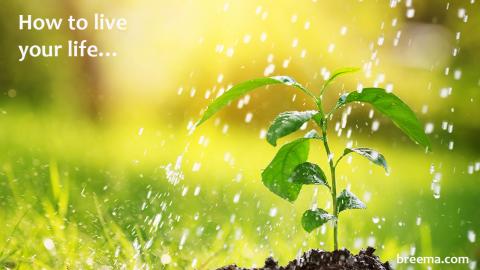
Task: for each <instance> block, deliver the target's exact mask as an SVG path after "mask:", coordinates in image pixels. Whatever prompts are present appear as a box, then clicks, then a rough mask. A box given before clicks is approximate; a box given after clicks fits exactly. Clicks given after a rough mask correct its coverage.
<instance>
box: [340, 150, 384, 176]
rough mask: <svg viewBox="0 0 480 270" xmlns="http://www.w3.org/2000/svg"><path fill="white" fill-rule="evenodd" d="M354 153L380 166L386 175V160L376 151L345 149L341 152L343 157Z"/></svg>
mask: <svg viewBox="0 0 480 270" xmlns="http://www.w3.org/2000/svg"><path fill="white" fill-rule="evenodd" d="M352 152H355V153H357V154H359V155H361V156H363V157H366V158H367V159H368V160H370V161H371V162H373V163H375V164H377V165H379V166H382V167H383V168H384V169H385V171H386V172H387V173H388V165H387V160H386V159H385V157H384V156H383V155H382V154H380V153H379V152H378V151H376V150H373V149H371V148H363V147H362V148H345V151H343V155H348V154H349V153H352Z"/></svg>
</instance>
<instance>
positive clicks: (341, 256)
mask: <svg viewBox="0 0 480 270" xmlns="http://www.w3.org/2000/svg"><path fill="white" fill-rule="evenodd" d="M374 251H375V249H374V248H372V247H368V248H367V250H361V251H360V252H359V253H358V255H352V254H351V253H350V251H348V249H342V250H335V251H333V252H328V251H322V250H317V249H312V250H310V251H307V252H305V253H303V255H302V256H300V257H299V258H296V259H295V260H293V261H291V262H289V263H288V264H287V265H286V266H279V265H278V262H277V261H275V260H274V259H273V258H272V257H270V258H267V260H266V261H265V266H264V267H262V268H251V269H249V268H242V267H238V266H236V265H234V264H233V265H228V266H224V267H222V268H218V269H217V270H391V269H392V268H391V267H390V265H389V264H388V262H386V263H382V262H381V261H380V259H379V258H378V257H377V256H375V255H374V254H373V252H374Z"/></svg>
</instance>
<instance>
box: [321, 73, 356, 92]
mask: <svg viewBox="0 0 480 270" xmlns="http://www.w3.org/2000/svg"><path fill="white" fill-rule="evenodd" d="M359 70H360V69H359V68H357V67H345V68H341V69H337V70H335V71H333V72H332V75H330V78H328V79H327V80H326V81H325V82H324V83H323V86H322V93H323V90H325V89H326V88H327V87H328V86H329V85H330V84H331V83H332V82H333V81H335V79H336V78H337V77H339V76H343V75H345V74H348V73H353V72H357V71H359Z"/></svg>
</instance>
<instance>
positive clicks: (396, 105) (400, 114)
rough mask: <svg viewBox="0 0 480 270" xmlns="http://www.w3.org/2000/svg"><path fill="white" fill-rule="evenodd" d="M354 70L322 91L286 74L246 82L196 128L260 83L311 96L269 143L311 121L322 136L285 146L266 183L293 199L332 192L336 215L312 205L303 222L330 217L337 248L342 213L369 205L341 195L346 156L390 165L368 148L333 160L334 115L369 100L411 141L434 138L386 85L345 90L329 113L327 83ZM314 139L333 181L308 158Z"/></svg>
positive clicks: (316, 223)
mask: <svg viewBox="0 0 480 270" xmlns="http://www.w3.org/2000/svg"><path fill="white" fill-rule="evenodd" d="M356 71H358V69H357V68H343V69H340V70H337V71H335V72H333V74H332V75H331V76H330V78H329V79H328V80H326V81H325V82H324V83H323V85H322V87H321V89H320V93H319V94H318V95H315V94H314V93H313V92H311V91H310V90H308V89H307V88H305V87H303V86H302V85H300V84H299V83H298V82H296V81H295V80H294V79H292V78H291V77H288V76H275V77H270V78H259V79H253V80H249V81H245V82H242V83H239V84H237V85H235V86H233V87H232V88H231V89H230V90H228V91H227V92H225V93H224V94H223V95H221V96H220V97H218V98H217V99H216V100H214V101H213V102H212V103H211V104H210V106H208V108H207V110H206V111H205V113H204V114H203V117H202V118H201V119H200V121H198V123H197V126H198V125H200V124H202V123H203V122H205V121H206V120H207V119H209V118H210V117H211V116H212V115H214V114H215V113H216V112H218V111H219V110H220V109H221V108H223V107H224V106H226V105H228V104H229V103H230V102H231V101H233V100H235V99H237V98H239V97H241V96H243V95H244V94H246V93H247V92H249V91H252V90H254V89H256V88H258V87H261V86H266V85H274V84H283V85H288V86H292V87H295V88H297V89H299V90H300V91H302V92H304V93H305V94H307V95H308V96H309V97H310V98H311V99H312V100H313V101H314V103H315V104H316V108H315V109H314V110H309V111H300V112H299V111H288V112H283V113H281V114H279V115H278V116H277V117H276V118H275V119H274V120H273V122H272V123H271V125H270V127H269V129H268V131H267V136H266V137H267V141H268V143H270V144H271V145H273V146H276V145H277V140H278V139H279V138H281V137H284V136H286V135H288V134H291V133H293V132H295V131H297V130H298V129H300V127H301V126H302V125H303V124H304V123H306V122H308V121H310V120H312V121H313V122H314V123H315V124H316V125H317V126H318V128H319V129H320V130H321V134H319V133H318V132H317V131H316V130H312V131H310V132H308V133H307V134H305V136H303V137H301V138H298V139H296V140H293V141H291V142H288V143H286V144H285V145H283V146H282V147H281V148H280V150H279V151H278V152H277V154H276V155H275V157H274V158H273V160H272V161H271V162H270V164H269V165H268V166H267V167H266V168H265V170H264V171H263V173H262V182H263V184H264V185H265V186H266V187H267V188H268V189H269V190H270V191H272V192H273V193H275V194H276V195H278V196H280V197H281V198H283V199H286V200H288V201H289V202H294V201H295V200H296V199H297V197H298V195H299V193H300V190H301V189H302V186H303V185H320V186H324V187H325V188H327V189H328V190H329V191H330V193H331V195H332V204H333V211H332V213H328V212H327V211H325V210H323V209H321V208H316V209H310V210H307V211H305V213H304V214H303V216H302V220H301V223H302V227H303V228H304V229H305V230H306V231H307V232H311V231H313V230H314V229H316V228H318V227H320V226H321V225H323V224H324V223H326V222H328V221H331V222H332V223H333V241H334V242H333V245H334V249H335V250H337V249H338V220H339V214H340V213H341V212H343V211H344V210H347V209H363V208H366V206H365V204H364V203H363V202H362V201H360V199H358V197H357V196H355V195H354V194H353V193H351V192H350V191H348V190H346V189H344V190H343V191H342V192H340V194H339V195H338V196H337V182H336V179H335V169H336V168H337V165H338V163H339V162H340V161H341V160H342V159H343V157H345V156H346V155H348V154H350V153H357V154H359V155H361V156H363V157H365V158H367V159H368V160H370V161H371V162H373V163H374V164H377V165H379V166H382V167H383V168H384V169H385V170H386V171H388V167H387V162H386V160H385V158H384V156H383V155H382V154H380V153H379V152H377V151H375V150H373V149H370V148H346V149H345V150H344V151H343V154H342V155H341V156H340V157H339V158H338V159H337V160H336V161H334V155H333V153H332V152H331V150H330V146H329V144H328V137H327V127H328V122H329V120H330V119H331V116H332V115H333V113H334V112H335V111H336V110H338V109H339V108H342V107H343V106H345V105H346V104H348V103H352V102H362V103H368V104H370V105H371V106H373V108H375V109H376V110H378V111H379V112H381V113H382V114H383V115H385V116H386V117H388V118H390V119H391V120H392V121H393V123H394V124H395V125H396V126H397V127H398V128H400V129H401V130H402V131H403V132H404V133H405V134H406V135H407V136H408V137H409V138H410V139H411V140H412V141H414V142H415V143H417V144H419V145H421V146H423V147H425V148H426V149H427V151H428V150H429V149H430V148H431V146H430V142H429V140H428V138H427V136H426V135H425V133H424V132H423V129H422V126H421V125H420V122H419V121H418V119H417V117H416V116H415V113H414V112H413V111H412V110H411V109H410V108H409V107H408V106H407V105H406V104H405V103H404V102H403V101H402V100H400V99H399V98H398V97H397V96H395V95H394V94H392V93H388V92H386V91H385V90H384V89H382V88H363V89H362V91H353V92H350V93H347V94H344V95H342V96H341V97H340V99H339V100H338V101H337V103H336V105H335V106H334V107H333V108H332V109H331V110H330V111H329V112H327V113H325V111H324V109H323V104H322V99H323V95H324V94H325V91H326V90H327V88H328V86H329V85H330V84H331V83H332V82H333V81H334V80H335V79H336V78H337V77H339V76H342V75H345V74H348V73H352V72H356ZM311 140H319V141H322V142H323V145H324V147H325V152H326V156H327V159H328V164H329V167H330V184H329V182H328V181H327V177H326V176H325V173H324V172H323V170H322V169H321V168H320V166H318V165H317V164H314V163H311V162H308V161H307V159H308V153H309V148H310V141H311Z"/></svg>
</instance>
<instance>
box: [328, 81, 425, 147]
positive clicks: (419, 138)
mask: <svg viewBox="0 0 480 270" xmlns="http://www.w3.org/2000/svg"><path fill="white" fill-rule="evenodd" d="M354 101H360V102H366V103H370V104H371V105H373V107H374V108H375V109H376V110H378V111H380V112H381V113H382V114H384V115H385V116H387V117H388V118H390V119H391V120H392V121H393V123H395V125H396V126H397V127H399V128H400V129H401V130H402V131H403V132H404V133H405V134H407V136H408V137H409V138H410V139H411V140H412V141H414V142H415V143H418V144H420V145H422V146H424V147H426V148H427V149H428V150H430V149H431V146H430V141H429V140H428V137H427V135H426V134H425V132H424V131H423V128H422V126H421V125H420V122H419V121H418V119H417V117H416V116H415V113H414V112H413V111H412V110H411V109H410V108H409V107H408V105H407V104H405V103H404V102H403V101H402V100H401V99H399V98H398V97H397V96H395V95H394V94H392V93H387V92H386V91H385V89H382V88H364V89H363V90H362V92H357V91H355V92H350V93H349V94H347V95H344V96H342V97H341V98H340V100H339V101H338V102H337V108H339V107H341V106H343V105H345V104H347V103H350V102H354Z"/></svg>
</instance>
